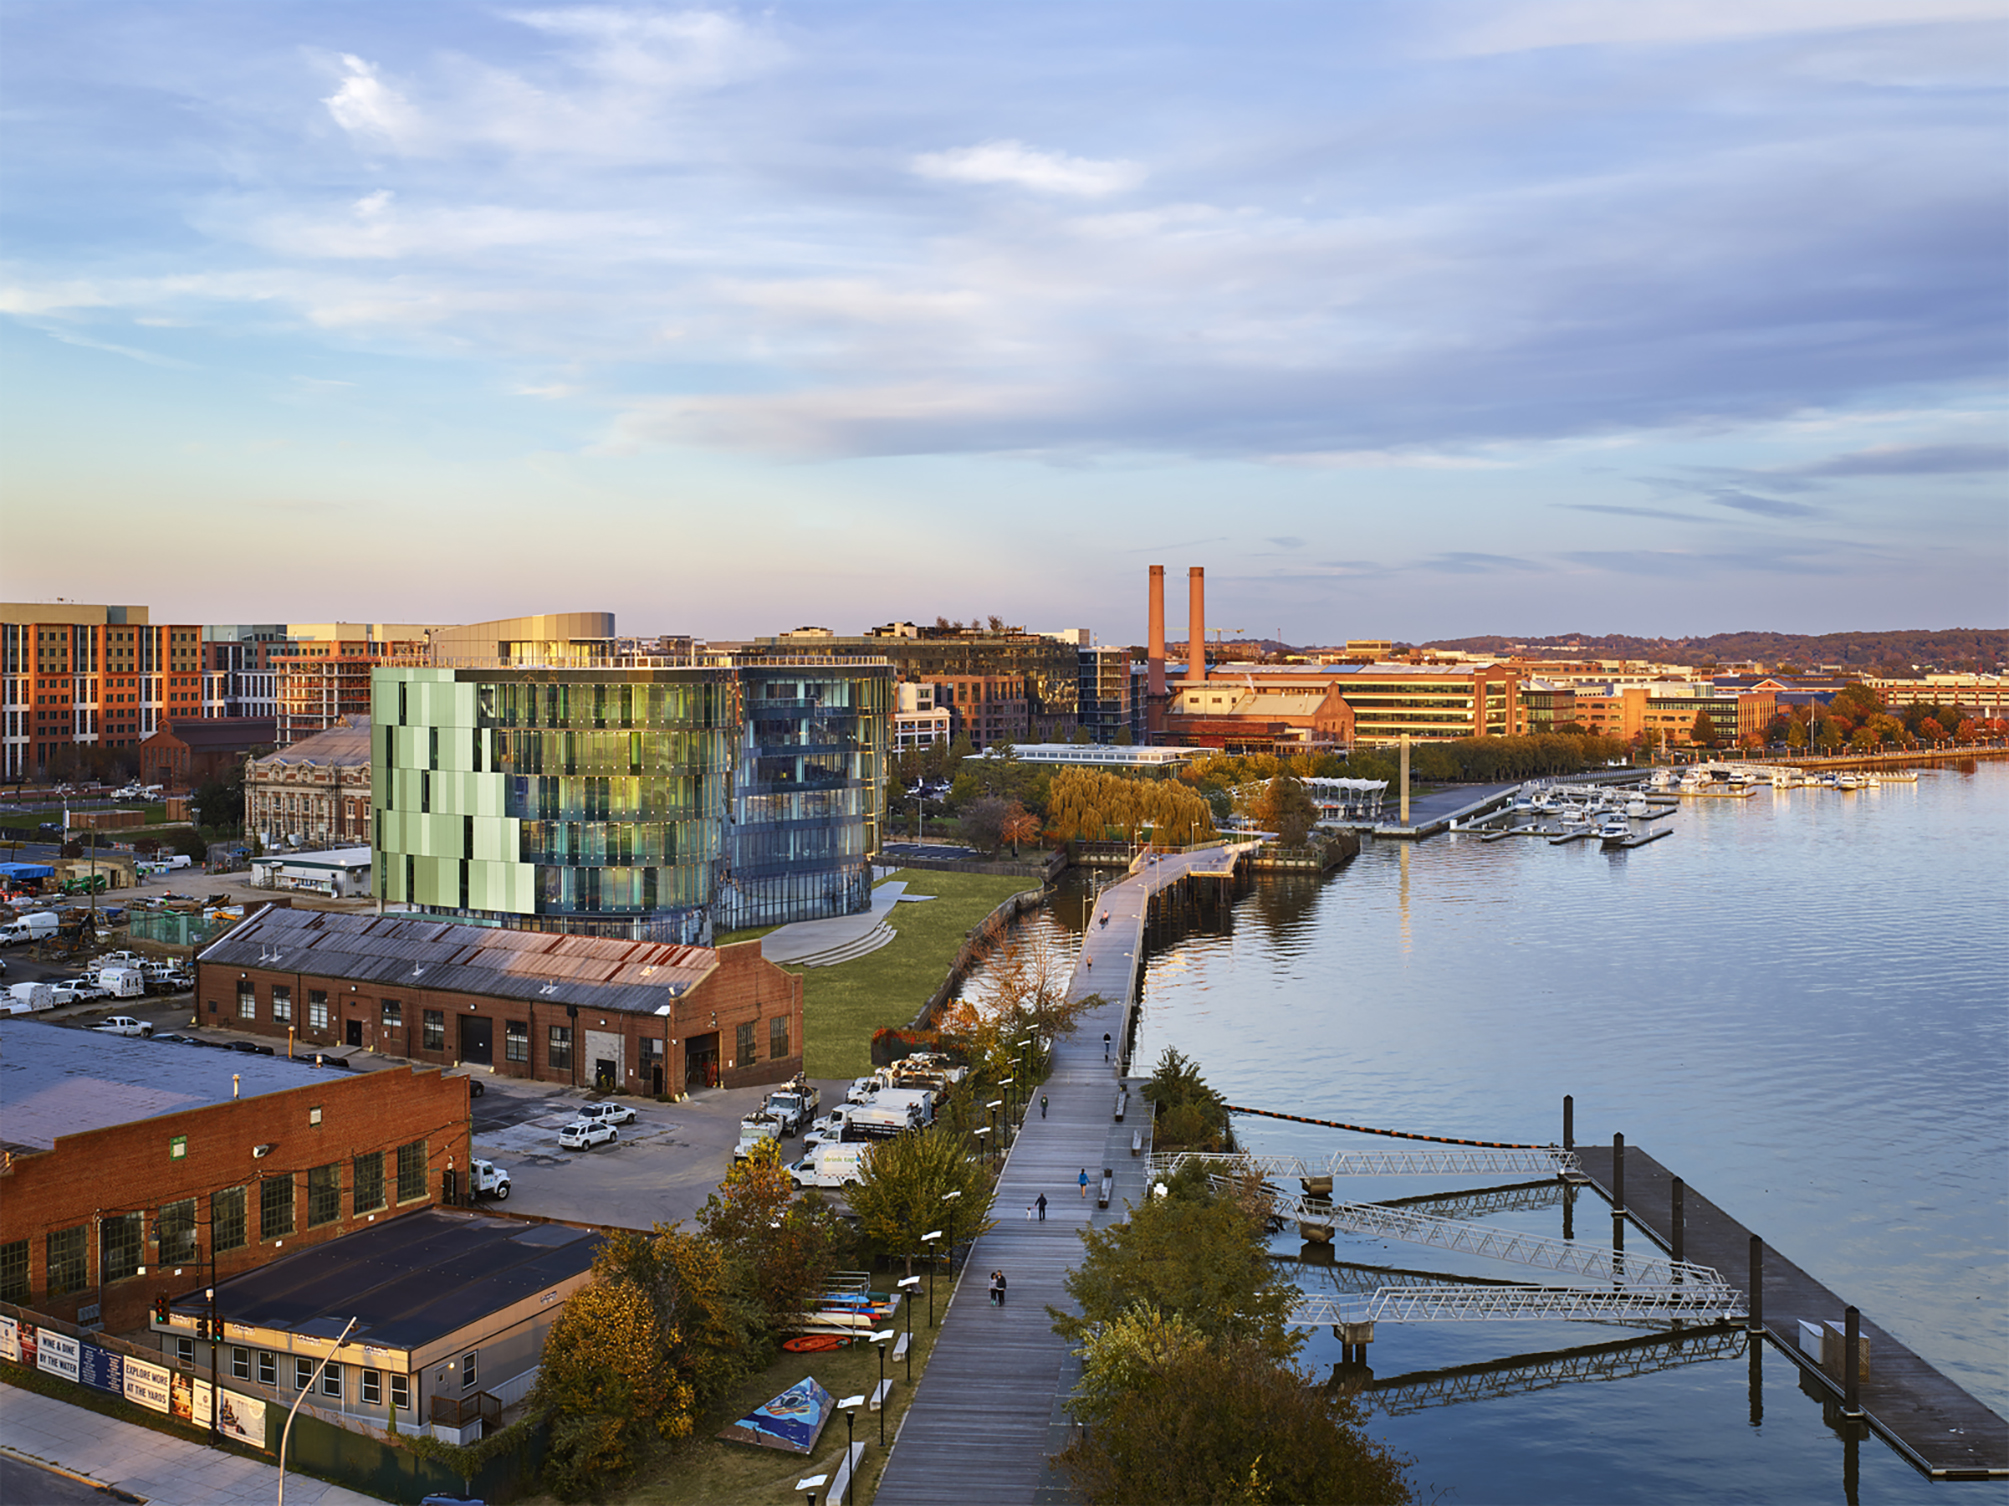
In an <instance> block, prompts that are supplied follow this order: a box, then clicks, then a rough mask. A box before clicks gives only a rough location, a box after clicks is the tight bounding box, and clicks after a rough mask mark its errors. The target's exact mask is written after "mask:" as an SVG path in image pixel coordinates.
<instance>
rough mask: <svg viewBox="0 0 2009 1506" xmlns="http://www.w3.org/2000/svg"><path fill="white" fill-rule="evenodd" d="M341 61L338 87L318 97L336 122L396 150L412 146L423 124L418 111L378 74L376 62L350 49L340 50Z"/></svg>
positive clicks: (415, 142) (353, 132) (415, 144)
mask: <svg viewBox="0 0 2009 1506" xmlns="http://www.w3.org/2000/svg"><path fill="white" fill-rule="evenodd" d="M341 61H342V67H343V68H344V69H345V70H346V75H347V76H346V77H344V78H343V80H342V86H341V87H340V88H339V89H337V90H336V91H335V92H334V93H333V94H331V95H329V96H328V97H327V98H326V99H324V100H322V101H321V103H322V104H324V105H326V106H327V107H328V113H329V114H330V115H332V116H334V117H335V124H336V125H338V126H340V127H341V128H342V129H343V130H345V131H347V132H348V133H349V134H350V135H351V136H357V137H362V138H364V139H366V140H369V141H372V142H376V143H381V144H382V145H385V146H388V147H391V148H392V149H393V150H395V151H400V152H409V151H412V150H414V149H415V148H416V146H417V144H418V140H419V136H420V133H421V130H422V127H423V122H422V121H421V120H420V118H419V113H418V111H417V110H415V109H413V108H412V106H411V104H410V102H409V101H407V100H406V99H405V97H404V96H403V95H402V94H400V93H398V91H397V90H396V89H393V88H392V87H391V86H390V85H389V84H387V83H385V82H384V81H383V79H382V78H380V77H379V76H378V74H377V67H376V64H374V63H367V62H365V61H363V59H361V58H359V57H357V56H356V55H355V54H354V53H349V52H345V53H343V54H342V60H341Z"/></svg>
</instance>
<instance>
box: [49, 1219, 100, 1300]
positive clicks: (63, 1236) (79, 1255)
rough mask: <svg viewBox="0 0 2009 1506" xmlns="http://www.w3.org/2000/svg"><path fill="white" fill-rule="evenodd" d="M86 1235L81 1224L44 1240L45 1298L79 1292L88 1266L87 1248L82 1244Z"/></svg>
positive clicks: (57, 1232) (82, 1287)
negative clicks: (47, 1278) (46, 1259)
mask: <svg viewBox="0 0 2009 1506" xmlns="http://www.w3.org/2000/svg"><path fill="white" fill-rule="evenodd" d="M88 1233H89V1231H88V1230H87V1229H85V1227H84V1226H83V1225H82V1224H79V1225H77V1227H76V1228H74V1229H58V1230H56V1231H55V1232H54V1233H52V1234H50V1235H49V1236H48V1237H47V1250H46V1254H47V1257H48V1270H49V1295H50V1296H52V1297H60V1296H61V1295H62V1294H63V1293H64V1292H80V1291H82V1290H83V1289H84V1284H85V1283H86V1282H87V1281H88V1280H89V1279H90V1272H89V1271H88V1270H87V1269H86V1266H88V1265H89V1263H90V1246H89V1245H88V1244H86V1243H85V1236H86V1235H87V1234H88Z"/></svg>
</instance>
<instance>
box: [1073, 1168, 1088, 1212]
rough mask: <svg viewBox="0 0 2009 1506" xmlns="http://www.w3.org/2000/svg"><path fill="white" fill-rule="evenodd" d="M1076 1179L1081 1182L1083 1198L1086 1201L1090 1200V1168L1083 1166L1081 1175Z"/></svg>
mask: <svg viewBox="0 0 2009 1506" xmlns="http://www.w3.org/2000/svg"><path fill="white" fill-rule="evenodd" d="M1075 1180H1076V1181H1077V1182H1079V1183H1081V1200H1082V1201H1083V1202H1084V1203H1085V1202H1087V1201H1088V1168H1087V1167H1086V1166H1084V1167H1082V1168H1081V1175H1080V1176H1078V1177H1076V1178H1075Z"/></svg>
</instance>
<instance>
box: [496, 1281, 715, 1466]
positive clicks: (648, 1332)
mask: <svg viewBox="0 0 2009 1506" xmlns="http://www.w3.org/2000/svg"><path fill="white" fill-rule="evenodd" d="M594 1268H595V1273H596V1276H598V1275H599V1271H600V1262H599V1260H597V1259H596V1260H595V1261H594ZM531 1404H532V1406H533V1407H534V1408H537V1409H540V1410H543V1411H544V1412H545V1413H546V1415H547V1416H548V1417H549V1419H550V1423H551V1446H550V1450H549V1453H548V1455H547V1458H546V1465H545V1469H546V1480H547V1481H548V1482H549V1484H550V1486H551V1489H552V1491H553V1493H554V1494H556V1495H557V1496H558V1498H559V1499H560V1500H566V1501H576V1500H580V1499H583V1498H585V1497H587V1496H599V1495H601V1494H603V1493H604V1492H605V1491H606V1490H607V1488H608V1487H609V1486H611V1485H614V1484H616V1483H618V1482H619V1481H620V1480H622V1479H624V1478H626V1477H627V1476H628V1475H630V1474H632V1473H633V1472H634V1470H635V1469H636V1467H637V1466H638V1465H640V1464H641V1463H642V1461H643V1460H644V1459H645V1458H646V1457H647V1455H648V1453H649V1451H650V1450H651V1448H652V1447H653V1445H654V1444H655V1443H656V1442H657V1441H658V1440H662V1439H670V1438H681V1437H685V1436H687V1435H688V1434H689V1433H690V1432H691V1429H692V1427H693V1424H694V1415H695V1411H696V1405H697V1396H696V1393H695V1391H694V1390H693V1388H692V1387H691V1385H690V1383H689V1382H688V1381H686V1380H684V1379H682V1378H681V1377H680V1376H678V1375H677V1374H676V1372H675V1371H674V1369H673V1368H672V1366H671V1364H670V1357H669V1351H668V1348H667V1346H666V1345H665V1344H664V1342H663V1333H662V1330H661V1328H660V1326H659V1324H658V1323H657V1320H656V1312H655V1305H654V1304H653V1303H652V1302H651V1301H650V1299H649V1295H648V1293H647V1292H645V1291H644V1290H643V1289H642V1288H641V1287H640V1286H638V1285H636V1284H635V1283H634V1282H632V1281H628V1280H624V1279H619V1278H616V1279H611V1280H610V1279H604V1278H603V1279H598V1280H596V1281H595V1283H594V1284H593V1285H591V1286H586V1287H582V1288H580V1290H578V1291H576V1292H574V1293H573V1294H572V1296H571V1298H570V1299H569V1300H568V1301H567V1302H566V1304H565V1308H564V1311H562V1312H560V1313H559V1315H558V1320H557V1321H556V1322H555V1323H554V1324H552V1326H551V1332H550V1334H549V1335H548V1336H547V1337H546V1339H545V1341H544V1359H543V1368H542V1370H541V1372H540V1373H539V1375H538V1377H537V1388H536V1391H535V1392H534V1393H533V1396H532V1398H531Z"/></svg>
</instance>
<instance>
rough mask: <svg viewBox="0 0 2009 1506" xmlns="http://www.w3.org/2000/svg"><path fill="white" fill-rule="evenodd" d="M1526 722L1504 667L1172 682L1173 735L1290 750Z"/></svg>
mask: <svg viewBox="0 0 2009 1506" xmlns="http://www.w3.org/2000/svg"><path fill="white" fill-rule="evenodd" d="M1520 718H1521V709H1520V676H1519V674H1518V673H1517V672H1516V671H1514V670H1511V669H1507V668H1505V667H1503V666H1500V665H1496V664H1470V665H1417V664H1348V663H1338V664H1290V665H1276V664H1237V665H1233V666H1225V665H1222V666H1214V667H1212V668H1210V669H1209V670H1207V671H1206V673H1205V676H1204V678H1197V679H1196V678H1194V677H1193V676H1192V675H1191V673H1190V672H1189V673H1188V675H1187V676H1186V677H1185V678H1183V679H1181V680H1176V681H1173V682H1172V683H1171V685H1170V687H1169V701H1168V705H1167V714H1166V719H1165V738H1166V741H1168V742H1174V743H1180V742H1184V743H1191V744H1193V745H1195V746H1201V747H1217V748H1225V749H1228V750H1230V751H1240V752H1278V753H1288V752H1294V751H1316V750H1323V749H1343V748H1347V747H1354V746H1358V747H1364V748H1373V747H1392V746H1394V745H1395V744H1397V743H1399V742H1400V741H1401V740H1402V737H1403V736H1404V735H1405V734H1406V735H1408V736H1409V737H1410V738H1411V739H1412V740H1413V741H1419V742H1424V741H1435V740H1439V739H1449V738H1461V737H1506V736H1509V735H1511V734H1512V733H1514V732H1516V731H1518V730H1519V727H1520Z"/></svg>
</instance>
